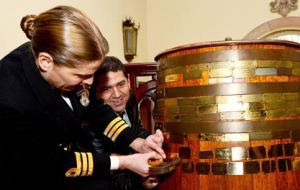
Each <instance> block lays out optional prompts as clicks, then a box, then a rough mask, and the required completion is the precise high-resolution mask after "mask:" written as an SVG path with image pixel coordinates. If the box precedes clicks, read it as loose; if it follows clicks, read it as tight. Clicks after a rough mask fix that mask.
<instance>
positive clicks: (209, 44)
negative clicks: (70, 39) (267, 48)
mask: <svg viewBox="0 0 300 190" xmlns="http://www.w3.org/2000/svg"><path fill="white" fill-rule="evenodd" d="M248 44H273V45H286V46H291V47H297V48H300V43H297V42H293V41H288V40H232V41H210V42H200V43H192V44H186V45H181V46H176V47H173V48H170V49H167V50H165V51H163V52H161V53H159V54H158V55H157V56H155V57H154V60H155V61H158V60H159V59H160V58H161V57H163V56H164V55H167V54H170V53H174V52H178V51H182V50H187V49H196V48H204V47H213V46H232V45H248Z"/></svg>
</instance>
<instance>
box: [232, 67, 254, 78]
mask: <svg viewBox="0 0 300 190" xmlns="http://www.w3.org/2000/svg"><path fill="white" fill-rule="evenodd" d="M253 76H255V69H248V68H241V69H234V70H233V77H234V78H245V77H253Z"/></svg>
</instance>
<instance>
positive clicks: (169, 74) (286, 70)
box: [157, 60, 300, 84]
mask: <svg viewBox="0 0 300 190" xmlns="http://www.w3.org/2000/svg"><path fill="white" fill-rule="evenodd" d="M299 67H300V62H293V61H284V60H243V61H240V60H238V61H229V62H214V63H199V64H193V65H185V66H179V67H175V68H167V69H163V70H158V73H157V76H158V82H159V83H168V82H174V81H179V80H181V79H182V80H190V79H202V80H204V81H205V80H206V81H207V80H208V84H214V83H226V82H227V83H229V82H234V81H236V82H238V81H241V78H249V79H250V78H253V77H255V76H295V77H296V76H300V68H299ZM206 73H207V74H206ZM229 77H230V78H229ZM222 78H223V79H226V80H220V79H222ZM249 79H244V80H245V81H244V82H251V80H249ZM286 79H288V78H286ZM215 80H218V81H215ZM214 81H215V82H214Z"/></svg>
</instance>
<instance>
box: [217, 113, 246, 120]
mask: <svg viewBox="0 0 300 190" xmlns="http://www.w3.org/2000/svg"><path fill="white" fill-rule="evenodd" d="M242 119H244V112H223V113H221V121H227V120H229V121H230V120H242Z"/></svg>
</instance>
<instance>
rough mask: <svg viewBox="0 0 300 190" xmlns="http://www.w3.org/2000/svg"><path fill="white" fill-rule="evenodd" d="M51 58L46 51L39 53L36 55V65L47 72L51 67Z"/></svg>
mask: <svg viewBox="0 0 300 190" xmlns="http://www.w3.org/2000/svg"><path fill="white" fill-rule="evenodd" d="M53 64H54V63H53V58H52V56H51V55H50V54H48V53H46V52H41V53H39V55H38V57H37V65H38V67H39V69H40V70H41V71H43V72H47V71H49V70H51V69H52V68H53Z"/></svg>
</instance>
